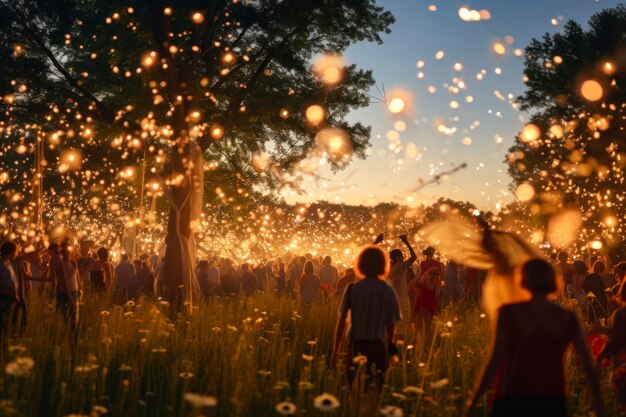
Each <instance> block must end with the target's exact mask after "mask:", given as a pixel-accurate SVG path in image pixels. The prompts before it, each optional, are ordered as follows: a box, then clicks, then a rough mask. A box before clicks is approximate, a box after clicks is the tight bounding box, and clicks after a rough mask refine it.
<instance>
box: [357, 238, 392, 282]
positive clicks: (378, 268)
mask: <svg viewBox="0 0 626 417" xmlns="http://www.w3.org/2000/svg"><path fill="white" fill-rule="evenodd" d="M354 271H355V272H356V274H357V275H358V276H359V278H363V277H378V278H385V277H386V276H387V275H388V274H389V259H388V258H387V255H386V254H385V252H384V251H383V250H382V249H380V247H378V246H376V245H367V246H365V247H363V248H362V249H361V251H360V252H359V254H358V256H357V257H356V261H355V262H354Z"/></svg>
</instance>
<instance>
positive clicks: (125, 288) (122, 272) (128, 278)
mask: <svg viewBox="0 0 626 417" xmlns="http://www.w3.org/2000/svg"><path fill="white" fill-rule="evenodd" d="M114 272H115V291H116V292H118V293H119V295H120V298H121V299H120V301H121V302H122V303H125V302H126V299H127V298H132V297H133V296H134V295H133V294H131V292H130V288H131V286H132V282H133V277H134V276H135V274H136V273H137V271H135V266H134V265H133V264H131V263H130V262H128V254H127V253H123V254H122V256H120V263H119V265H117V266H116V267H115V270H114Z"/></svg>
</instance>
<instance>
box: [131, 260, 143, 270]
mask: <svg viewBox="0 0 626 417" xmlns="http://www.w3.org/2000/svg"><path fill="white" fill-rule="evenodd" d="M133 264H134V265H135V269H137V270H139V269H140V268H141V261H140V260H139V259H135V260H134V261H133Z"/></svg>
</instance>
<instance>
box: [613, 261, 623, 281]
mask: <svg viewBox="0 0 626 417" xmlns="http://www.w3.org/2000/svg"><path fill="white" fill-rule="evenodd" d="M613 273H614V274H615V276H616V277H617V279H618V280H619V281H620V282H622V281H624V278H626V261H622V262H620V263H618V264H617V265H615V266H614V267H613Z"/></svg>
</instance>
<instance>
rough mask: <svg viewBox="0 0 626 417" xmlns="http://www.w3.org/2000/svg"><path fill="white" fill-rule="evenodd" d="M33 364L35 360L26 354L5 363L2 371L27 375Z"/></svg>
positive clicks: (14, 374) (16, 374)
mask: <svg viewBox="0 0 626 417" xmlns="http://www.w3.org/2000/svg"><path fill="white" fill-rule="evenodd" d="M34 366H35V361H34V360H32V359H31V358H28V357H26V356H23V357H20V358H17V359H15V360H14V361H13V362H9V363H7V365H6V366H5V367H4V372H6V373H7V374H9V375H12V376H20V377H21V376H28V375H29V374H30V373H31V371H32V370H33V367H34Z"/></svg>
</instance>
